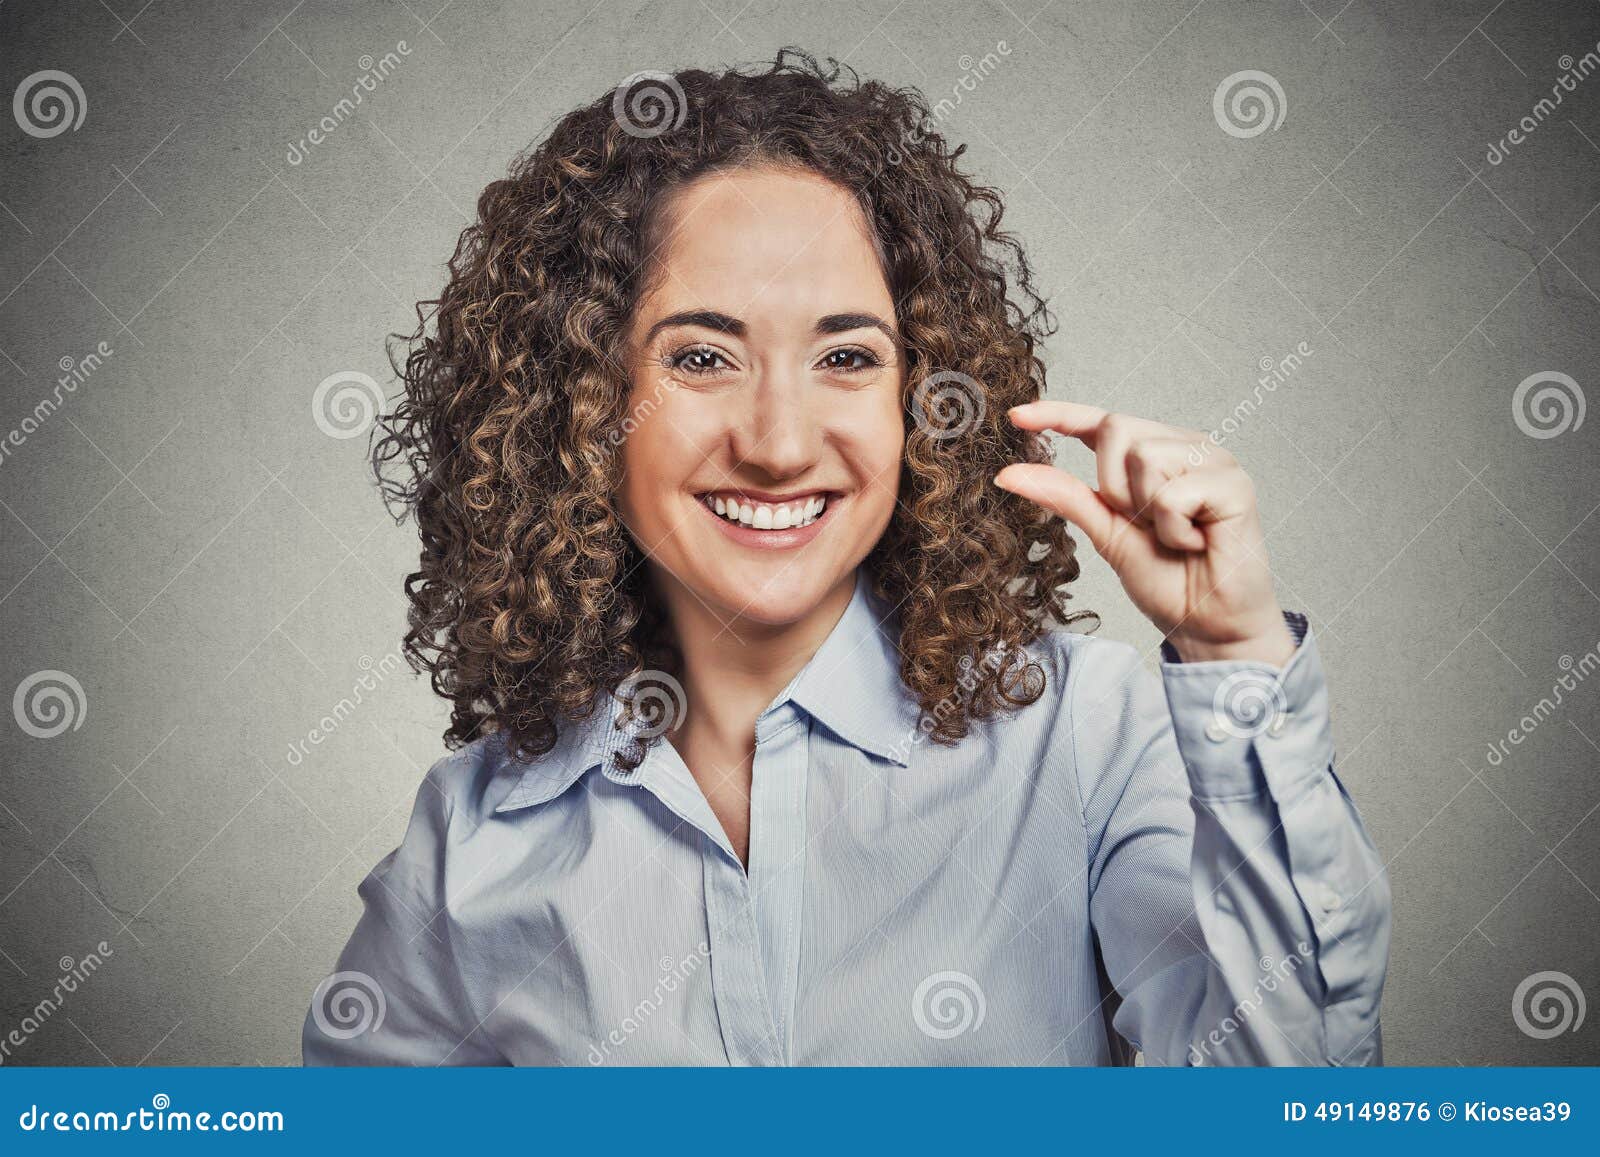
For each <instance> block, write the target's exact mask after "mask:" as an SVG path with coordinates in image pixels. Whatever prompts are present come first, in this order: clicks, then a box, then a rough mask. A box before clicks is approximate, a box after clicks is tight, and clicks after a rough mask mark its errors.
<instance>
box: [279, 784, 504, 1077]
mask: <svg viewBox="0 0 1600 1157" xmlns="http://www.w3.org/2000/svg"><path fill="white" fill-rule="evenodd" d="M445 763H446V761H441V763H440V764H438V765H435V767H434V769H433V770H432V771H430V772H429V775H428V778H427V779H426V780H424V782H423V784H422V787H421V788H420V790H419V791H418V793H417V799H416V803H415V805H414V807H413V809H412V813H411V820H410V823H409V824H408V825H407V827H406V834H405V837H404V839H403V840H402V841H401V844H400V846H399V847H398V848H396V849H395V850H394V851H392V852H390V853H389V854H388V855H387V856H386V857H384V859H383V860H382V861H381V862H380V863H379V864H378V866H377V867H375V868H373V869H372V871H371V872H369V873H368V874H367V877H366V878H365V879H364V880H363V881H362V882H361V886H360V888H359V889H358V891H359V894H360V896H361V900H362V903H363V905H364V910H363V912H362V915H361V919H360V921H359V922H358V923H357V924H356V929H355V932H354V933H352V934H351V936H350V940H349V942H348V943H347V944H346V945H345V947H344V951H343V952H341V953H340V954H339V960H338V963H337V964H336V965H335V966H334V970H333V972H332V973H330V974H329V975H328V976H327V977H326V978H324V979H323V980H322V982H321V983H320V984H318V986H317V989H316V991H315V992H314V993H313V994H312V998H311V1008H310V1010H309V1011H308V1012H307V1013H306V1019H305V1024H304V1026H303V1028H302V1030H301V1035H300V1049H301V1057H302V1059H303V1061H304V1063H305V1064H307V1065H440V1064H451V1065H498V1064H505V1063H506V1061H505V1059H504V1058H503V1057H501V1056H500V1054H499V1053H498V1051H497V1050H496V1049H495V1048H494V1046H493V1044H492V1043H491V1042H490V1041H489V1039H488V1037H487V1035H486V1034H485V1033H484V1031H483V1030H482V1027H481V1024H480V1022H479V1018H478V1016H476V1015H475V1014H474V1013H473V1011H472V1009H471V1007H470V1005H469V1002H468V1000H467V996H466V992H465V989H464V987H463V985H462V983H461V974H460V971H459V968H458V965H457V961H456V956H455V952H454V949H453V944H452V939H451V929H450V920H449V918H448V915H447V911H446V904H445V894H444V883H443V881H444V871H443V862H442V861H443V855H444V848H445V845H446V842H447V840H448V833H449V828H450V820H451V814H452V810H453V809H452V808H451V805H450V801H449V799H448V797H447V796H446V794H445V791H444V789H443V787H442V786H441V780H442V778H443V777H442V776H440V774H439V772H440V769H441V767H442V766H444V764H445Z"/></svg>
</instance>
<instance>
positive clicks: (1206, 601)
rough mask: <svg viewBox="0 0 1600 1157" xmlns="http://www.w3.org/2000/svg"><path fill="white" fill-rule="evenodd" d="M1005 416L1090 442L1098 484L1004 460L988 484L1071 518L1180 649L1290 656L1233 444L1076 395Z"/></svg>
mask: <svg viewBox="0 0 1600 1157" xmlns="http://www.w3.org/2000/svg"><path fill="white" fill-rule="evenodd" d="M1010 417H1011V421H1012V422H1013V423H1015V424H1016V425H1017V426H1020V427H1021V428H1022V429H1025V430H1035V431H1043V430H1055V431H1057V432H1059V433H1062V434H1067V435H1070V436H1071V437H1074V438H1077V439H1078V440H1079V441H1080V442H1082V443H1083V444H1084V445H1086V446H1088V447H1089V449H1091V450H1093V451H1094V454H1095V461H1096V465H1097V466H1098V473H1099V489H1098V490H1095V489H1093V488H1091V487H1090V486H1088V485H1086V484H1085V483H1084V482H1082V481H1080V480H1079V479H1077V478H1075V477H1073V476H1072V475H1071V474H1068V473H1067V472H1066V471H1064V470H1060V469H1058V468H1056V467H1054V466H1044V465H1040V464H1037V463H1018V464H1015V465H1011V466H1007V467H1006V468H1005V469H1003V470H1001V471H1000V473H999V474H997V475H995V479H994V481H995V485H997V486H999V487H1001V488H1002V489H1004V490H1009V491H1011V492H1012V493H1013V494H1017V495H1020V496H1021V497H1023V498H1027V499H1029V500H1031V501H1033V502H1037V503H1038V504H1039V505H1040V506H1043V507H1044V508H1045V509H1047V510H1050V511H1053V512H1054V513H1056V514H1059V515H1060V516H1061V517H1063V518H1065V519H1066V520H1067V521H1069V522H1071V523H1072V524H1073V525H1074V526H1076V527H1078V529H1079V530H1081V531H1082V532H1083V533H1084V535H1085V536H1086V537H1087V538H1088V539H1089V542H1090V543H1091V544H1092V545H1093V546H1094V548H1095V550H1096V551H1097V552H1098V553H1099V554H1100V556H1101V557H1102V558H1104V559H1105V560H1106V562H1108V563H1110V564H1111V568H1112V570H1114V571H1116V573H1117V577H1118V578H1119V579H1120V580H1121V581H1122V586H1123V589H1124V590H1126V591H1127V592H1128V597H1129V598H1131V599H1132V600H1133V602H1134V605H1135V606H1137V607H1138V608H1139V610H1140V611H1142V612H1143V613H1144V614H1145V616H1146V617H1147V618H1149V619H1150V620H1151V621H1152V622H1153V623H1155V625H1156V627H1157V628H1158V629H1159V630H1160V631H1161V633H1162V634H1164V635H1165V636H1166V637H1167V639H1168V641H1170V642H1171V643H1172V645H1173V646H1174V647H1176V648H1177V651H1178V654H1179V656H1180V657H1181V658H1183V659H1184V660H1185V661H1187V662H1200V661H1203V660H1207V659H1254V660H1260V661H1263V662H1267V663H1273V664H1276V665H1279V666H1281V665H1283V664H1285V663H1287V662H1288V661H1289V658H1290V657H1291V656H1292V655H1293V654H1294V649H1295V644H1294V638H1293V636H1292V635H1290V634H1289V629H1288V627H1287V626H1285V624H1284V621H1283V614H1282V612H1281V611H1280V610H1279V608H1278V600H1277V596H1276V595H1275V594H1274V593H1273V589H1272V572H1271V571H1270V570H1269V569H1268V566H1267V553H1266V543H1265V539H1264V536H1263V535H1262V532H1261V518H1260V515H1259V514H1258V512H1257V510H1256V492H1255V484H1254V483H1253V482H1251V481H1250V477H1249V475H1247V474H1246V473H1245V472H1244V470H1243V469H1241V468H1240V466H1239V463H1238V461H1237V460H1236V459H1235V458H1234V457H1233V455H1232V454H1230V453H1228V451H1226V450H1224V449H1222V447H1220V446H1217V445H1215V444H1213V443H1212V442H1211V440H1210V439H1209V438H1208V437H1207V436H1206V435H1205V434H1203V433H1201V432H1199V431H1196V430H1184V429H1180V428H1179V427H1176V426H1168V425H1164V424H1163V423H1160V422H1151V421H1147V420H1145V419H1143V418H1134V417H1130V416H1129V415H1127V414H1115V413H1111V412H1110V411H1107V410H1103V409H1100V408H1099V407H1098V406H1086V405H1082V404H1080V403H1077V402H1052V401H1040V402H1031V403H1029V404H1027V405H1025V406H1017V407H1015V408H1013V409H1012V410H1011V412H1010Z"/></svg>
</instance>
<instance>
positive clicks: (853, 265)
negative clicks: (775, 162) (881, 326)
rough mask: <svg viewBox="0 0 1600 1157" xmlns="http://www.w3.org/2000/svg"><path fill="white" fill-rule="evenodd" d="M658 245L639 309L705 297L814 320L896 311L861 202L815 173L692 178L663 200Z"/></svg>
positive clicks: (744, 313)
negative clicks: (847, 310)
mask: <svg viewBox="0 0 1600 1157" xmlns="http://www.w3.org/2000/svg"><path fill="white" fill-rule="evenodd" d="M657 246H658V247H657V249H656V251H655V253H654V254H653V256H652V265H653V268H652V270H651V276H650V277H649V279H648V284H649V286H650V288H649V291H648V293H647V295H646V297H645V299H644V300H643V301H642V302H641V303H640V313H641V315H642V314H645V313H666V312H671V311H673V310H676V309H680V308H686V307H695V308H699V307H706V308H716V309H720V310H722V311H724V312H727V313H730V314H733V315H735V316H738V317H743V318H749V319H752V320H758V319H759V318H760V317H761V316H763V315H766V316H769V317H773V316H777V315H791V316H793V317H796V318H803V319H804V323H805V324H806V325H808V326H809V325H810V324H811V322H812V321H813V320H814V319H815V318H816V317H817V316H819V315H821V314H824V313H830V312H836V311H838V310H839V309H841V308H843V307H846V306H849V307H852V308H861V309H865V308H876V309H878V310H881V311H883V312H885V313H887V312H889V311H890V294H889V287H888V284H887V283H886V282H885V280H884V276H883V270H882V266H881V264H880V262H879V259H878V254H877V249H876V247H875V245H874V243H873V239H872V233H871V227H870V226H869V225H868V223H867V220H866V216H865V215H864V214H863V213H862V210H861V206H860V203H859V202H858V201H857V199H856V198H855V197H854V195H852V194H851V193H850V192H849V191H848V190H847V189H844V188H841V187H840V186H839V185H836V184H834V183H833V182H831V181H829V180H827V179H825V178H823V177H821V176H818V175H816V174H814V173H805V172H793V171H787V170H777V169H738V170H732V171H728V172H720V173H711V174H708V175H706V176H704V177H701V178H699V179H698V180H695V181H692V182H690V183H689V184H687V185H685V186H683V187H682V188H681V189H677V190H675V191H674V192H673V193H672V194H671V196H670V199H669V200H668V202H667V204H666V205H665V206H663V227H662V229H661V231H660V232H659V234H658V236H657Z"/></svg>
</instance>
